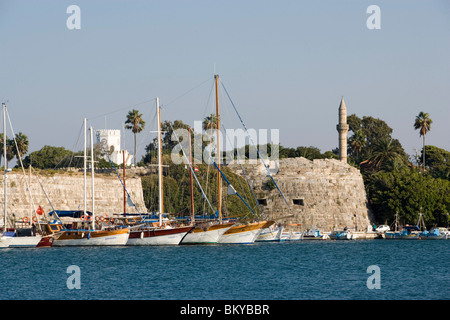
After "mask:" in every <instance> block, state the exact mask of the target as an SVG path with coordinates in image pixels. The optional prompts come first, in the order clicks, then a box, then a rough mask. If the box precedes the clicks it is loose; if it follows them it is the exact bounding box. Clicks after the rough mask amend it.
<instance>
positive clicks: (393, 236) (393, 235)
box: [384, 232, 421, 240]
mask: <svg viewBox="0 0 450 320" xmlns="http://www.w3.org/2000/svg"><path fill="white" fill-rule="evenodd" d="M384 238H385V239H388V240H419V239H420V238H421V237H420V235H419V234H418V233H412V234H402V233H401V232H386V233H385V234H384Z"/></svg>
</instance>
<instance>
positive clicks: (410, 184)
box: [365, 167, 450, 226]
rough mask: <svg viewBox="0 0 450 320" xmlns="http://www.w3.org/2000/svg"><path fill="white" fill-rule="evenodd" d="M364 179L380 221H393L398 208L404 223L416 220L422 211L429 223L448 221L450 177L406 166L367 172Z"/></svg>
mask: <svg viewBox="0 0 450 320" xmlns="http://www.w3.org/2000/svg"><path fill="white" fill-rule="evenodd" d="M365 182H366V183H365V184H366V189H367V194H368V198H369V202H370V203H371V207H372V209H373V211H374V214H375V217H376V220H377V221H378V222H379V223H384V221H385V220H388V221H390V222H392V221H393V220H394V215H395V213H396V212H398V213H399V216H400V221H401V222H402V223H403V224H406V223H408V224H415V223H416V222H417V220H418V218H419V213H420V212H422V213H423V214H424V220H425V223H426V224H428V225H432V224H438V225H441V226H444V225H446V224H447V216H446V213H447V212H449V211H450V181H448V180H443V179H436V178H434V177H432V176H431V175H426V174H425V175H424V174H423V173H422V172H420V171H419V170H417V169H414V168H407V167H403V168H402V169H399V170H393V171H389V172H385V171H380V172H377V173H375V174H372V175H370V176H368V177H367V178H366V181H365Z"/></svg>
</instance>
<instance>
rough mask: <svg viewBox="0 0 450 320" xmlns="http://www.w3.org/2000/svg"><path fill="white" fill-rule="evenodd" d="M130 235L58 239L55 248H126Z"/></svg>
mask: <svg viewBox="0 0 450 320" xmlns="http://www.w3.org/2000/svg"><path fill="white" fill-rule="evenodd" d="M128 236H129V233H122V234H115V235H108V236H104V237H92V238H90V239H89V238H88V237H87V236H86V237H83V238H81V239H57V240H54V241H53V247H65V246H124V245H126V244H127V241H128Z"/></svg>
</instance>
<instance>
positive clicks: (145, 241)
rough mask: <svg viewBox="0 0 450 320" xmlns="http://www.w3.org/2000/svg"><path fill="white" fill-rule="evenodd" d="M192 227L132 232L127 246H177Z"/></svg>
mask: <svg viewBox="0 0 450 320" xmlns="http://www.w3.org/2000/svg"><path fill="white" fill-rule="evenodd" d="M192 229H193V227H181V228H171V229H148V230H133V231H131V232H130V237H129V238H128V241H127V246H168V245H178V244H180V242H181V241H182V240H183V238H184V237H185V236H186V235H187V233H188V232H189V231H191V230H192Z"/></svg>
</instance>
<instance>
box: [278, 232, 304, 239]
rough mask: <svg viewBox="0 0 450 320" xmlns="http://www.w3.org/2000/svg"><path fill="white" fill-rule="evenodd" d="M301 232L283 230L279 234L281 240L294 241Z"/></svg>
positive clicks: (298, 237)
mask: <svg viewBox="0 0 450 320" xmlns="http://www.w3.org/2000/svg"><path fill="white" fill-rule="evenodd" d="M300 237H301V233H300V232H293V231H290V232H283V233H282V234H281V241H295V240H300Z"/></svg>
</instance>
